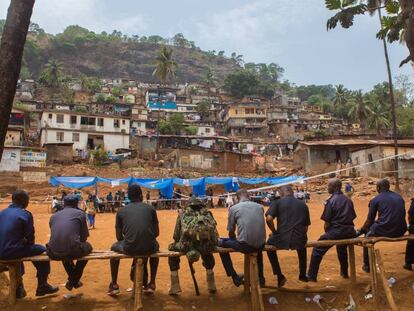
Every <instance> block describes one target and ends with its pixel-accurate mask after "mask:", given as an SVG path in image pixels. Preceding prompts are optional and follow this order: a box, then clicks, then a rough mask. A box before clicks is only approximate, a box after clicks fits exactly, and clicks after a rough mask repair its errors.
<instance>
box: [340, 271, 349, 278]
mask: <svg viewBox="0 0 414 311" xmlns="http://www.w3.org/2000/svg"><path fill="white" fill-rule="evenodd" d="M341 277H342V278H343V279H349V275H348V273H342V272H341Z"/></svg>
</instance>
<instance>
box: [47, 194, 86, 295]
mask: <svg viewBox="0 0 414 311" xmlns="http://www.w3.org/2000/svg"><path fill="white" fill-rule="evenodd" d="M63 202H64V209H63V210H62V211H60V212H59V213H56V214H54V215H53V216H52V217H51V218H50V222H49V225H50V241H49V243H48V244H47V245H46V248H47V255H48V256H49V257H50V258H51V259H53V260H62V261H63V267H64V268H65V270H66V273H67V274H68V281H67V282H66V288H67V289H68V290H72V289H73V288H79V287H81V286H82V282H81V281H80V279H81V277H82V274H83V270H84V269H85V266H86V264H87V263H88V261H87V260H78V261H77V262H76V264H75V263H74V260H75V259H78V258H81V257H84V256H86V255H88V254H90V253H91V251H92V246H91V245H90V244H89V243H88V242H86V240H87V238H88V236H89V231H88V225H87V224H86V216H85V212H84V211H82V210H81V209H79V208H78V198H77V197H76V196H75V195H72V194H70V195H68V196H66V197H65V198H64V201H63Z"/></svg>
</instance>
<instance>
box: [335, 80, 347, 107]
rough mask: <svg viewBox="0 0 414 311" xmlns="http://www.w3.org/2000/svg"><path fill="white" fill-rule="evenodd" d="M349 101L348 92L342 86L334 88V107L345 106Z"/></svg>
mask: <svg viewBox="0 0 414 311" xmlns="http://www.w3.org/2000/svg"><path fill="white" fill-rule="evenodd" d="M348 101H349V91H348V90H347V89H346V88H345V87H344V86H343V85H342V84H340V85H337V86H336V87H335V97H334V98H333V103H334V105H335V106H346V105H347V104H348Z"/></svg>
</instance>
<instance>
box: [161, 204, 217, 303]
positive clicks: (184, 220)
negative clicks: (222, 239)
mask: <svg viewBox="0 0 414 311" xmlns="http://www.w3.org/2000/svg"><path fill="white" fill-rule="evenodd" d="M200 223H201V225H199V224H200ZM216 227H217V223H216V221H215V220H214V217H213V214H212V213H211V212H210V211H209V210H208V209H207V208H206V206H205V205H204V203H203V202H202V201H201V200H200V199H197V198H192V199H190V201H189V203H188V207H187V208H186V209H185V210H184V211H183V212H182V213H180V214H179V215H178V217H177V222H176V225H175V229H174V235H173V239H174V243H172V244H171V245H170V246H169V247H168V249H169V250H170V251H177V252H185V253H186V255H187V258H188V260H189V261H190V262H196V261H198V259H199V258H200V257H201V259H202V261H203V266H204V267H205V268H206V270H207V289H208V291H209V293H211V294H213V293H215V292H216V291H217V290H216V284H215V280H214V271H213V268H214V265H215V260H214V256H213V254H212V252H213V251H214V250H215V249H216V246H217V240H218V232H217V228H216ZM200 231H202V232H200ZM193 232H194V233H193ZM194 234H195V235H196V237H194ZM168 264H169V266H170V270H171V287H170V290H169V294H170V295H177V294H179V293H180V292H181V287H180V279H179V277H178V270H179V269H180V257H169V258H168Z"/></svg>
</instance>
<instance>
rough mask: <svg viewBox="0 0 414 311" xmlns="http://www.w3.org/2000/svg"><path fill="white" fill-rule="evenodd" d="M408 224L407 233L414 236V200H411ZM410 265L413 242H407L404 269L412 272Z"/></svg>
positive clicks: (413, 247)
mask: <svg viewBox="0 0 414 311" xmlns="http://www.w3.org/2000/svg"><path fill="white" fill-rule="evenodd" d="M408 223H409V225H410V226H409V229H408V232H409V233H410V234H414V199H412V200H411V205H410V209H409V211H408ZM412 264H414V241H407V247H406V250H405V264H404V269H406V270H409V271H412V270H413V268H412Z"/></svg>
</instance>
